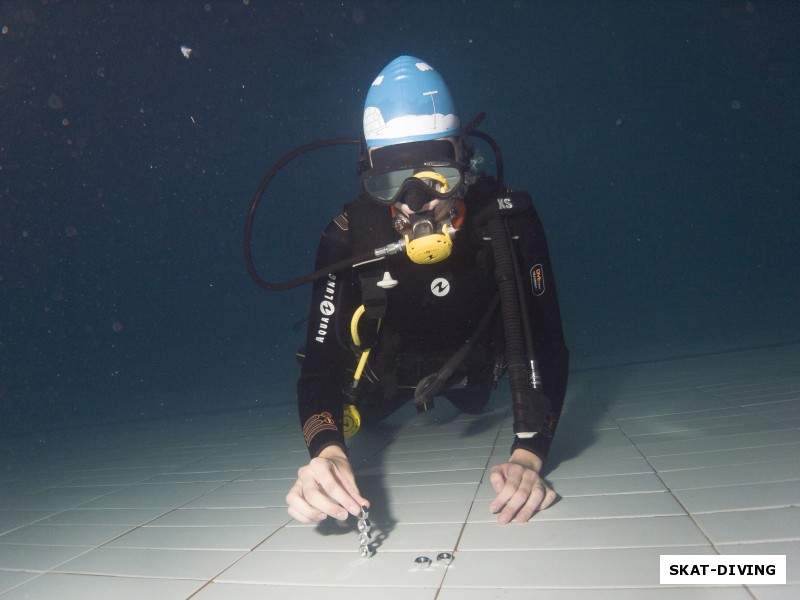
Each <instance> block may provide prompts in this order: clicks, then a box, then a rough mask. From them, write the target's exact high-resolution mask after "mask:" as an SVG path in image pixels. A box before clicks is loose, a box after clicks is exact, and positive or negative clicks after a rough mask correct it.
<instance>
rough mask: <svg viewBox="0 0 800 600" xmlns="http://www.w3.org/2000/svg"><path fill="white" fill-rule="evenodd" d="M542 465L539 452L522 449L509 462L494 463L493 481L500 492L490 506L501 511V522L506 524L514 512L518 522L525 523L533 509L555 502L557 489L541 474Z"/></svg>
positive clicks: (542, 508)
mask: <svg viewBox="0 0 800 600" xmlns="http://www.w3.org/2000/svg"><path fill="white" fill-rule="evenodd" d="M541 466H542V463H541V461H540V460H539V459H538V458H537V457H536V456H534V455H533V454H531V453H530V452H527V451H525V450H520V449H518V450H515V451H514V454H512V455H511V459H510V460H509V462H507V463H504V464H502V465H497V466H494V467H492V470H491V474H490V481H491V483H492V487H493V488H494V491H495V492H496V493H497V496H496V497H495V499H494V500H492V503H491V504H490V505H489V510H490V511H491V512H492V513H495V514H496V513H498V512H500V515H499V516H498V517H497V522H498V523H500V524H501V525H505V524H506V523H509V522H510V521H511V519H513V518H514V515H516V517H517V521H518V522H520V523H525V522H526V521H528V520H529V519H530V518H531V517H532V516H533V513H535V512H536V511H539V510H544V509H546V508H547V507H548V506H550V505H551V504H552V503H553V501H554V500H555V499H556V493H555V492H554V491H553V490H552V489H550V487H548V485H547V484H546V483H545V481H544V479H542V478H541V477H540V476H539V470H540V469H541ZM501 511H502V512H501Z"/></svg>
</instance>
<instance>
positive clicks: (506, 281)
mask: <svg viewBox="0 0 800 600" xmlns="http://www.w3.org/2000/svg"><path fill="white" fill-rule="evenodd" d="M487 226H488V230H489V235H490V236H491V238H492V240H491V243H492V251H493V253H494V260H495V280H496V282H497V287H498V290H499V293H500V313H501V315H502V319H503V332H504V334H505V351H506V363H507V365H508V381H509V386H510V388H511V405H512V411H513V415H514V433H520V432H542V431H543V430H544V424H545V418H546V414H547V412H548V411H549V402H548V401H547V398H546V397H545V396H544V394H543V393H542V392H541V391H540V390H534V389H533V388H532V387H531V385H530V380H529V372H528V365H527V364H526V360H525V355H526V343H525V332H524V329H525V328H524V327H523V326H522V323H523V319H522V307H521V305H520V300H519V292H518V289H519V287H518V283H517V273H516V270H515V269H514V258H513V256H512V251H513V250H512V248H511V238H510V236H509V234H508V231H507V229H506V225H505V219H504V218H503V217H501V216H494V217H492V218H490V219H489V221H488V223H487Z"/></svg>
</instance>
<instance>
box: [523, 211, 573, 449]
mask: <svg viewBox="0 0 800 600" xmlns="http://www.w3.org/2000/svg"><path fill="white" fill-rule="evenodd" d="M511 228H512V230H513V233H514V234H515V235H517V236H519V244H518V245H517V248H518V264H519V268H520V271H521V275H522V277H523V282H524V283H525V285H524V286H523V287H524V296H525V304H526V306H525V310H527V312H528V315H529V318H530V323H531V330H532V336H533V344H534V354H535V358H536V362H537V363H538V366H539V375H540V376H541V379H542V391H543V392H544V395H545V396H546V397H547V399H548V400H549V401H550V412H549V414H548V417H547V423H546V427H547V430H548V431H546V432H545V435H536V436H534V437H533V438H531V439H521V438H519V437H515V438H514V444H513V446H512V451H513V450H514V449H516V448H524V449H526V450H529V451H531V452H533V453H534V454H536V455H537V456H538V457H539V458H541V459H542V461H544V460H545V459H546V458H547V454H548V452H549V450H550V445H551V444H552V442H553V435H554V434H555V430H556V426H557V425H558V419H559V417H560V415H561V410H562V408H563V406H564V396H565V395H566V392H567V373H568V369H569V351H568V349H567V346H566V343H565V342H564V332H563V329H562V326H561V312H560V310H559V306H558V295H557V293H556V282H555V277H554V276H553V267H552V265H551V263H550V253H549V252H548V249H547V239H546V237H545V232H544V226H543V225H542V222H541V220H540V219H539V215H538V214H537V213H536V210H535V209H534V208H533V206H531V208H530V210H528V211H526V212H525V213H523V214H521V215H518V216H516V217H515V218H513V219H511Z"/></svg>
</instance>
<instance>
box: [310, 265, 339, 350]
mask: <svg viewBox="0 0 800 600" xmlns="http://www.w3.org/2000/svg"><path fill="white" fill-rule="evenodd" d="M335 291H336V275H334V274H333V273H331V274H329V275H328V281H327V282H326V284H325V295H324V296H322V302H320V303H319V312H320V315H321V316H320V318H319V325H317V337H315V338H314V339H315V340H316V341H318V342H319V343H320V344H323V343H325V336H327V335H328V328H329V327H330V322H331V315H332V314H333V313H334V312H336V305H334V303H333V294H334V292H335Z"/></svg>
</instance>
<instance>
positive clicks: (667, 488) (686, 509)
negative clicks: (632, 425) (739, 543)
mask: <svg viewBox="0 0 800 600" xmlns="http://www.w3.org/2000/svg"><path fill="white" fill-rule="evenodd" d="M599 402H600V404H601V405H602V406H603V409H604V410H605V411H606V413H607V414H608V416H609V417H611V419H612V420H613V421H614V423H616V425H617V426H618V427H619V429H620V431H621V432H622V435H624V436H625V438H626V439H627V440H628V441H629V442H630V443H631V444H633V447H634V448H636V450H637V451H638V452H639V454H641V455H642V458H643V459H644V460H645V462H646V463H647V464H648V466H649V467H650V468H651V469H653V473H654V474H655V476H656V477H658V480H659V481H660V482H661V484H662V485H663V486H664V488H665V489H666V490H667V492H669V494H670V496H672V498H673V499H674V500H675V502H677V503H678V506H680V507H681V508H682V509H683V511H684V512H685V513H686V516H688V517H689V519H690V520H691V521H692V524H693V525H694V526H695V527H696V528H697V530H698V531H699V532H700V534H701V535H702V536H703V537H704V538H705V539H706V540H707V541H708V544H709V546H711V548H712V549H713V550H714V551H715V552H716V553H717V554H718V555H719V551H718V550H717V547H716V546H715V545H714V542H712V541H711V539H710V538H709V537H708V534H706V532H705V530H704V529H703V528H702V527H700V524H699V523H698V522H697V521H696V520H695V518H694V515H692V513H691V511H689V509H688V508H687V507H686V506H685V505H684V504H683V502H681V500H680V498H678V497H677V496H676V495H675V494H674V493H673V492H672V488H671V487H670V486H669V485H668V484H667V482H666V481H664V479H663V478H662V477H661V473H659V472H658V470H657V469H656V468H655V467H654V466H653V465H652V464H651V463H650V459H649V458H648V457H647V456H645V454H644V452H642V450H641V448H639V446H638V445H637V444H636V442H634V441H633V440H632V439H631V438H630V436H629V435H628V434H627V433H626V432H625V430H624V429H623V428H622V426H621V425H620V424H619V423H618V422H617V420H616V419H615V418H614V416H613V415H611V413H610V412H609V410H608V406H607V405H606V403H605V402H604V401H603V399H602V398H600V399H599Z"/></svg>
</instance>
